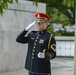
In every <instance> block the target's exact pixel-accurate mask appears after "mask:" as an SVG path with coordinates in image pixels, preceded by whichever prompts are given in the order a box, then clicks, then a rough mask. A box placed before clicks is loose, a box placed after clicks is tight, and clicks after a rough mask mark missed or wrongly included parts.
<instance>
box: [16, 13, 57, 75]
mask: <svg viewBox="0 0 76 75" xmlns="http://www.w3.org/2000/svg"><path fill="white" fill-rule="evenodd" d="M35 17H36V22H37V23H38V22H39V23H40V22H44V21H46V22H48V21H49V20H50V17H49V16H48V15H46V14H44V13H36V14H35ZM27 32H28V30H27V29H24V30H23V31H22V32H21V33H20V34H19V35H18V36H17V38H16V41H17V42H18V43H22V44H26V43H28V51H27V56H26V62H25V68H26V69H27V70H28V71H29V73H28V74H29V75H51V64H50V60H51V59H54V58H55V57H56V41H55V37H54V36H53V35H52V34H51V33H49V32H48V31H47V30H46V29H44V30H41V31H31V32H29V33H28V35H27V36H26V37H25V35H26V34H27Z"/></svg>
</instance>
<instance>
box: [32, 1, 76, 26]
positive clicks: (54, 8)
mask: <svg viewBox="0 0 76 75" xmlns="http://www.w3.org/2000/svg"><path fill="white" fill-rule="evenodd" d="M33 1H34V2H35V3H36V4H37V2H42V3H46V13H47V14H48V15H50V17H51V18H52V20H51V23H62V24H63V25H68V24H70V25H74V24H75V1H74V0H33Z"/></svg>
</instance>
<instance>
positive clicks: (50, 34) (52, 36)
mask: <svg viewBox="0 0 76 75" xmlns="http://www.w3.org/2000/svg"><path fill="white" fill-rule="evenodd" d="M47 34H48V35H49V36H50V37H51V38H55V36H54V35H53V34H52V33H50V32H48V31H47Z"/></svg>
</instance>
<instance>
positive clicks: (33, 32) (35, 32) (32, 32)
mask: <svg viewBox="0 0 76 75" xmlns="http://www.w3.org/2000/svg"><path fill="white" fill-rule="evenodd" d="M37 33H38V32H37V31H31V32H30V33H29V35H33V34H37Z"/></svg>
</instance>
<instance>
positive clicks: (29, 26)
mask: <svg viewBox="0 0 76 75" xmlns="http://www.w3.org/2000/svg"><path fill="white" fill-rule="evenodd" d="M35 23H36V21H34V22H33V23H31V24H29V25H28V27H26V28H25V30H29V29H30V28H31V27H32V26H33V25H34V24H35Z"/></svg>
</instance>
